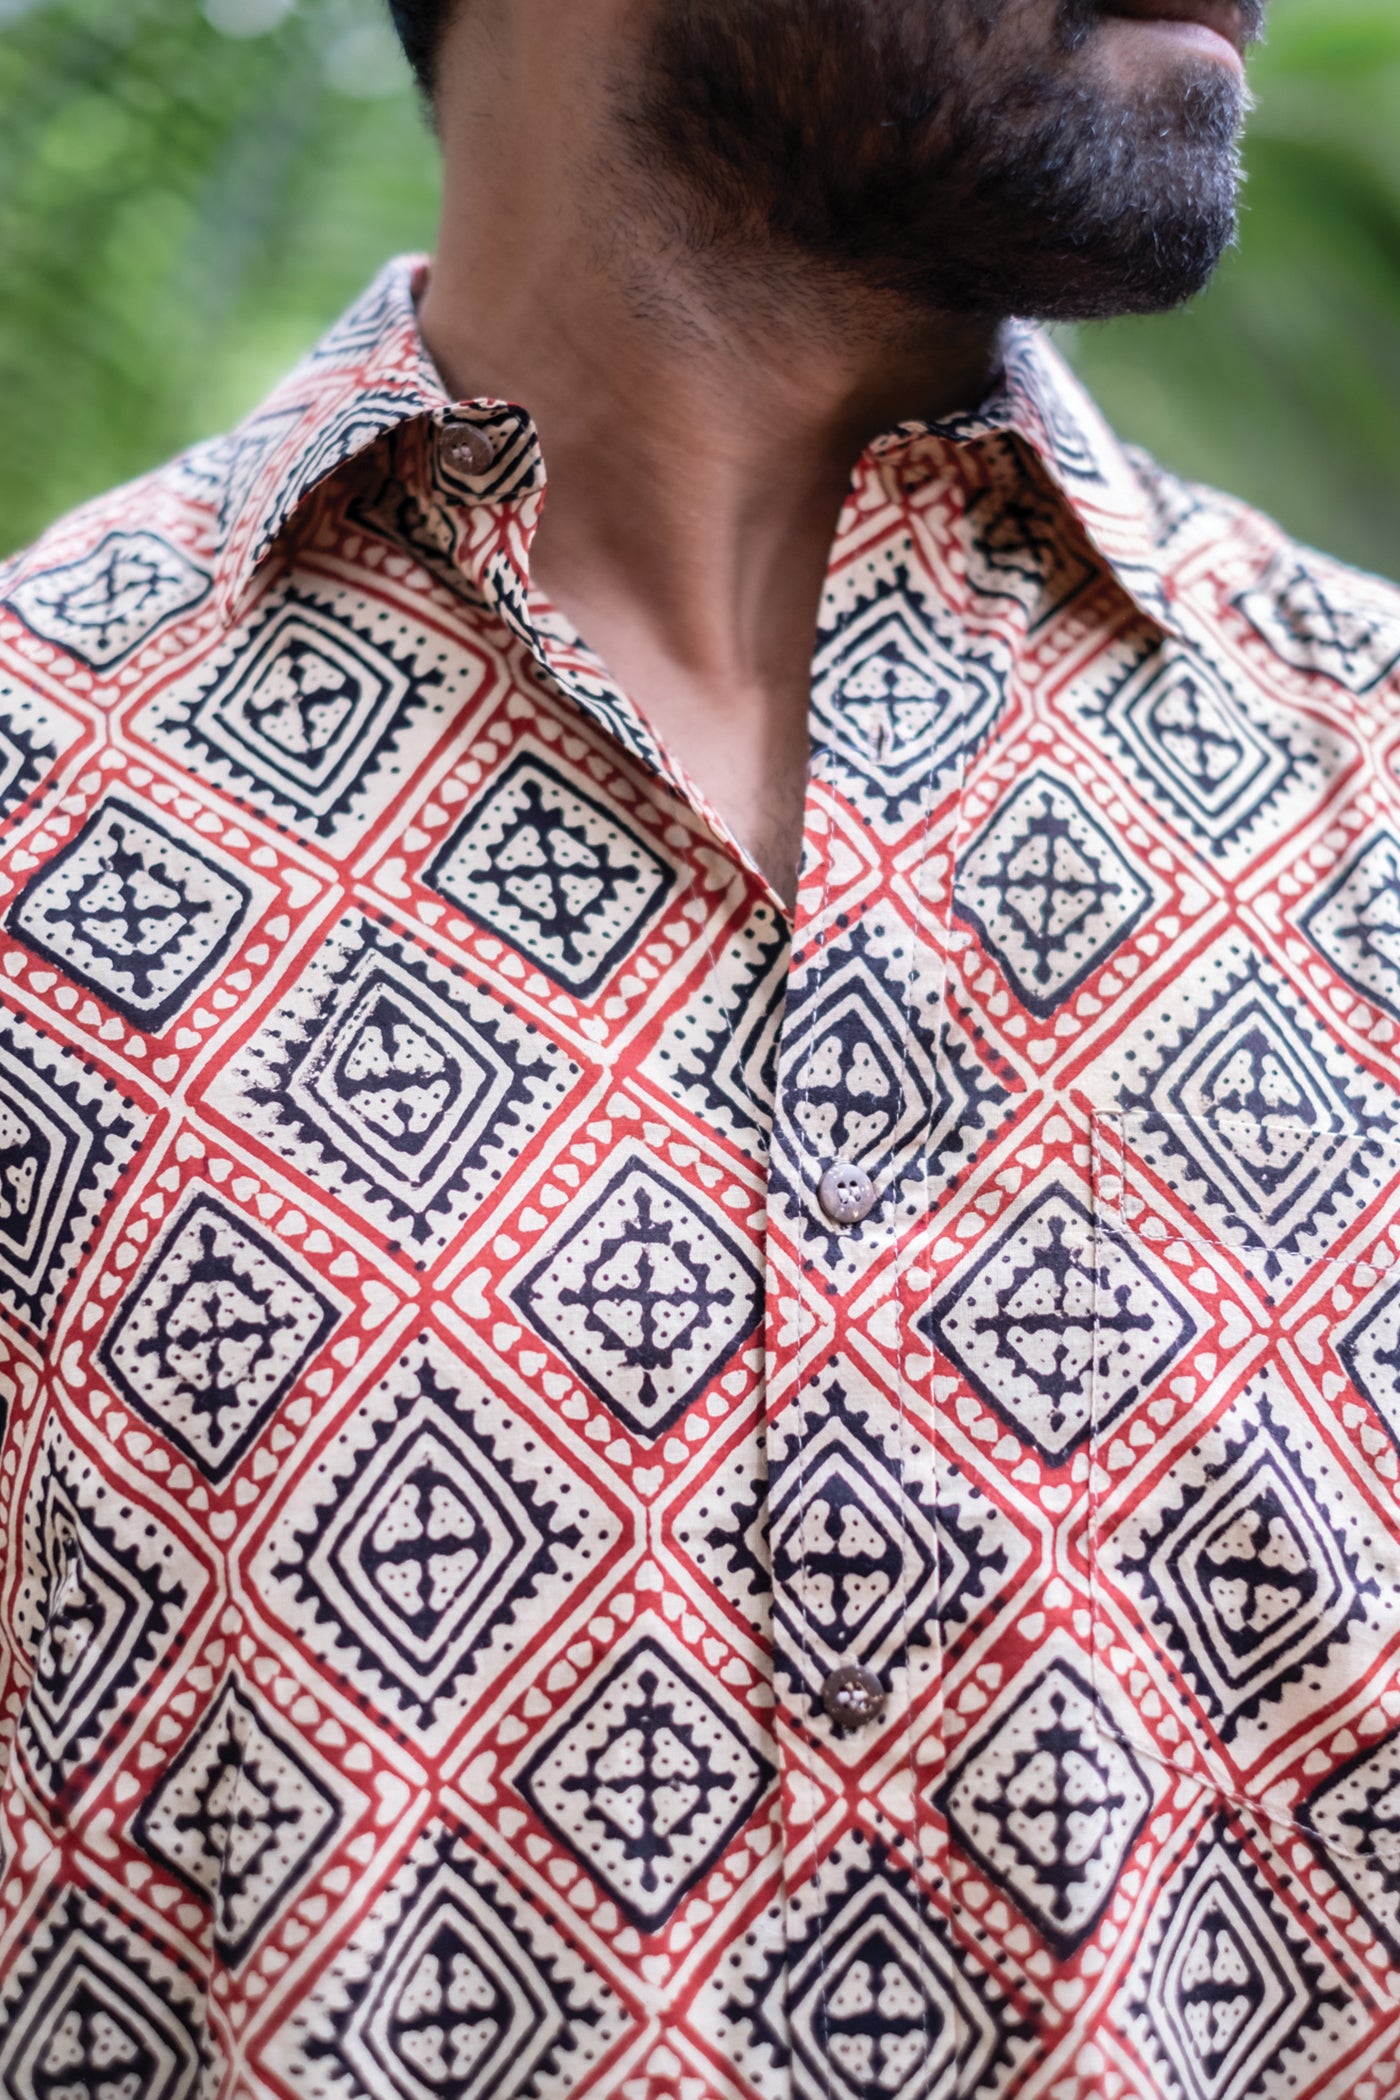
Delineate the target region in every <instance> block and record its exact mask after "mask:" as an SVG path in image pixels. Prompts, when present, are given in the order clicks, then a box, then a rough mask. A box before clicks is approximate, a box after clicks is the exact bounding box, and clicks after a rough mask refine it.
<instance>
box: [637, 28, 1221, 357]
mask: <svg viewBox="0 0 1400 2100" xmlns="http://www.w3.org/2000/svg"><path fill="white" fill-rule="evenodd" d="M1017 5H1018V0H658V8H659V19H658V22H657V28H656V32H655V40H654V44H653V48H652V52H651V62H650V66H649V70H648V78H647V83H646V87H645V89H644V91H643V94H642V97H641V100H640V103H638V104H636V105H634V108H633V111H632V113H631V128H632V132H633V136H634V137H635V138H638V139H640V141H641V143H642V149H643V155H644V159H645V161H646V163H647V166H648V168H649V171H650V173H651V174H652V176H653V177H654V178H656V179H657V180H658V182H659V183H660V184H661V186H663V187H664V189H665V190H666V191H667V192H668V193H669V195H670V197H671V198H672V199H673V200H674V201H675V203H676V205H677V206H678V207H679V209H677V210H675V211H673V213H672V217H673V222H674V223H676V224H677V225H678V227H679V228H680V230H681V232H682V237H683V238H684V239H685V240H686V241H687V242H688V243H689V244H691V245H693V246H694V247H696V248H697V249H698V250H704V251H707V252H710V253H712V254H724V253H728V254H729V255H730V256H732V257H733V258H734V259H735V260H736V262H741V261H742V259H743V258H744V256H745V254H746V253H747V255H748V257H749V259H750V261H751V262H755V263H756V262H757V261H758V252H756V251H762V250H763V249H765V248H766V249H767V251H768V253H769V254H770V256H781V255H783V254H786V255H788V256H797V257H800V258H805V259H806V260H807V261H809V262H812V263H816V264H819V265H822V266H824V267H825V268H826V269H827V270H828V271H830V272H832V273H834V274H836V275H838V276H839V277H840V278H842V279H844V280H845V281H846V282H848V283H855V284H859V285H862V286H865V287H868V288H870V289H872V290H878V291H882V292H885V293H888V294H892V295H893V296H894V297H896V298H897V299H899V300H902V301H904V302H907V303H908V304H909V305H911V306H912V307H914V308H915V309H916V310H918V311H921V312H934V311H937V312H944V313H956V314H986V315H996V316H1001V315H1006V314H1019V315H1026V316H1036V317H1039V318H1043V319H1061V320H1070V319H1073V320H1083V319H1096V318H1100V317H1103V316H1107V315H1110V314H1123V313H1148V312H1157V311H1160V310H1162V309H1164V308H1167V307H1171V306H1175V305H1177V304H1179V303H1180V302H1181V301H1182V300H1184V299H1187V298H1190V297H1191V296H1192V295H1193V294H1194V293H1195V292H1198V291H1199V290H1200V289H1201V287H1202V286H1203V285H1204V284H1205V283H1206V281H1207V279H1208V278H1209V277H1210V275H1211V272H1212V271H1213V270H1214V268H1215V266H1216V264H1217V263H1218V262H1219V260H1220V258H1221V256H1222V255H1223V254H1224V252H1225V250H1226V248H1227V247H1228V246H1229V245H1230V243H1231V242H1232V240H1233V239H1234V235H1235V227H1236V203H1237V194H1238V187H1239V180H1240V167H1239V150H1238V141H1239V134H1240V127H1241V124H1242V122H1243V117H1244V111H1245V106H1246V96H1245V94H1244V91H1243V89H1242V87H1241V84H1240V82H1239V80H1238V79H1237V77H1236V76H1235V75H1234V74H1233V73H1232V72H1230V71H1229V70H1228V69H1226V68H1225V67H1223V66H1221V65H1218V64H1213V63H1211V62H1210V61H1209V60H1201V61H1198V62H1196V63H1188V64H1183V65H1180V66H1178V67H1177V68H1176V70H1175V72H1174V74H1173V76H1172V78H1171V81H1170V84H1169V85H1168V86H1164V87H1163V88H1161V89H1159V90H1158V91H1156V92H1154V93H1139V94H1137V95H1136V96H1132V97H1129V96H1128V95H1127V94H1126V93H1125V92H1123V91H1118V90H1115V89H1114V88H1113V87H1112V86H1111V85H1110V84H1108V83H1107V82H1106V81H1104V80H1101V79H1099V78H1098V77H1096V76H1095V74H1094V72H1093V70H1092V68H1091V66H1090V65H1088V64H1087V63H1076V60H1077V59H1078V58H1080V57H1081V56H1082V55H1084V54H1085V47H1086V46H1087V44H1088V42H1089V40H1090V38H1091V36H1092V35H1093V33H1094V31H1095V30H1096V29H1097V28H1098V27H1099V25H1100V24H1101V22H1102V19H1103V16H1102V10H1101V8H1100V6H1099V4H1098V0H1062V4H1061V6H1060V10H1059V15H1058V18H1057V21H1056V24H1055V38H1054V44H1053V48H1052V49H1050V50H1048V51H1047V52H1045V54H1044V55H1043V57H1041V58H1040V59H1039V61H1038V62H1035V63H1030V64H1027V63H1023V62H1022V59H1021V53H1023V51H1024V42H1022V43H1021V47H1020V51H1019V52H1018V59H1017V65H1016V67H1015V68H1013V69H1011V70H1009V71H1008V69H1007V68H1006V67H1005V66H1004V65H1002V64H999V63H998V60H997V26H998V22H1000V23H1001V26H1002V29H1003V31H1005V29H1006V26H1007V24H1008V23H1009V21H1010V19H1011V16H1012V15H1013V13H1014V12H1015V10H1016V7H1017ZM1262 8H1263V0H1253V4H1252V6H1251V8H1250V9H1249V10H1248V13H1249V18H1250V21H1251V26H1253V27H1255V28H1257V27H1258V22H1259V17H1260V16H1261V15H1262ZM1021 13H1022V15H1024V13H1025V9H1024V7H1022V8H1021ZM1002 41H1003V42H1004V43H1007V44H1008V45H1010V44H1012V43H1014V42H1015V40H1014V39H1012V38H1009V37H1007V36H1005V35H1003V37H1002Z"/></svg>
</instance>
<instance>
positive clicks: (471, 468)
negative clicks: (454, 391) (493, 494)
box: [442, 423, 496, 480]
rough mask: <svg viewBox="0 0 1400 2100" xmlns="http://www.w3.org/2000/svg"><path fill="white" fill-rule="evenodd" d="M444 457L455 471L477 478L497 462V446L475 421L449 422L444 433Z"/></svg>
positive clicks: (470, 478) (445, 462)
mask: <svg viewBox="0 0 1400 2100" xmlns="http://www.w3.org/2000/svg"><path fill="white" fill-rule="evenodd" d="M442 457H443V461H444V464H445V465H447V466H448V467H450V468H452V470H453V471H454V472H455V473H458V474H465V475H466V476H467V478H468V479H469V480H475V479H476V478H477V477H478V476H479V475H482V474H489V472H490V471H491V469H492V467H493V466H494V465H495V464H496V447H495V445H494V443H493V442H492V440H491V438H490V436H489V435H488V433H487V432H486V431H484V430H481V429H479V428H478V427H477V425H476V424H475V423H449V424H448V425H447V426H446V428H445V429H444V430H443V433H442Z"/></svg>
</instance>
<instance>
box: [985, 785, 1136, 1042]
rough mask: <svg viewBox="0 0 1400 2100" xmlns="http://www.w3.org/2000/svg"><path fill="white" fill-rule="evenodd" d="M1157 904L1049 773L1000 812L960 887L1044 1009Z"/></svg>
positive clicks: (1000, 956)
mask: <svg viewBox="0 0 1400 2100" xmlns="http://www.w3.org/2000/svg"><path fill="white" fill-rule="evenodd" d="M1151 902H1152V891H1151V889H1150V888H1149V886H1148V884H1147V883H1146V881H1145V880H1144V879H1143V877H1142V876H1141V875H1140V874H1139V873H1138V872H1137V870H1136V869H1135V868H1134V867H1133V866H1132V864H1131V863H1130V862H1129V861H1128V860H1127V859H1126V858H1125V857H1124V855H1123V853H1122V851H1121V850H1120V848H1119V847H1118V846H1117V844H1116V843H1115V842H1114V840H1113V839H1112V838H1111V837H1110V836H1109V833H1108V832H1107V830H1106V829H1105V828H1104V827H1103V826H1102V825H1101V824H1099V823H1098V822H1097V821H1096V820H1095V819H1094V818H1093V817H1091V816H1090V814H1089V812H1088V811H1087V810H1086V809H1085V807H1084V805H1083V803H1082V802H1081V801H1080V800H1079V798H1078V797H1077V796H1076V795H1073V794H1071V792H1070V790H1069V789H1068V788H1067V787H1066V786H1065V784H1064V783H1063V782H1062V781H1059V780H1054V779H1052V778H1051V777H1050V776H1049V775H1048V774H1044V773H1038V774H1035V775H1033V776H1032V778H1031V779H1029V780H1026V781H1023V782H1022V783H1021V785H1020V786H1019V787H1018V788H1016V789H1015V791H1014V792H1013V793H1012V794H1011V796H1010V797H1009V798H1008V799H1007V801H1005V802H1004V803H1003V804H1002V805H1001V807H1000V809H998V810H997V812H996V814H995V815H994V816H993V817H992V819H991V821H990V823H989V824H988V825H987V826H986V828H985V829H984V830H983V832H982V834H981V836H980V837H979V838H978V839H977V841H976V842H975V844H974V845H973V847H972V849H971V851H970V852H969V853H968V855H967V857H966V859H965V860H964V862H963V864H962V868H961V870H960V874H959V883H958V892H957V910H958V913H959V916H960V917H962V918H964V919H966V920H967V921H968V922H969V924H971V925H972V926H975V927H976V929H977V932H978V935H979V936H980V938H981V941H982V944H983V946H984V947H985V948H986V949H987V950H988V952H989V953H990V954H992V955H994V956H995V957H996V959H997V961H998V962H999V963H1000V964H1001V966H1002V969H1003V970H1004V971H1005V972H1006V975H1007V977H1008V978H1009V979H1010V981H1011V983H1012V985H1013V986H1014V988H1015V991H1016V994H1017V996H1018V998H1019V999H1020V1000H1021V1001H1022V1003H1023V1005H1025V1006H1027V1007H1029V1008H1030V1010H1031V1012H1032V1013H1036V1014H1041V1015H1046V1014H1051V1013H1053V1012H1054V1011H1055V1009H1056V1008H1057V1007H1058V1006H1061V1005H1062V1004H1063V1003H1064V1001H1065V1000H1066V999H1068V998H1069V997H1070V995H1071V994H1072V993H1073V992H1075V991H1077V990H1078V989H1079V987H1080V985H1082V984H1083V983H1084V981H1085V979H1086V978H1088V977H1089V976H1091V975H1092V973H1093V972H1094V971H1095V970H1096V969H1098V968H1099V967H1100V965H1101V964H1103V963H1104V962H1106V961H1107V960H1108V958H1109V956H1110V955H1111V954H1112V953H1113V952H1114V950H1115V949H1116V948H1118V947H1119V946H1121V944H1122V943H1123V942H1124V941H1125V940H1126V939H1127V938H1128V935H1129V934H1130V933H1131V932H1132V930H1133V928H1134V927H1135V926H1136V925H1137V923H1138V921H1139V920H1140V919H1141V918H1142V916H1143V913H1144V912H1145V911H1146V910H1147V909H1148V907H1149V905H1150V904H1151Z"/></svg>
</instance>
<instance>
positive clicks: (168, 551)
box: [7, 532, 209, 671]
mask: <svg viewBox="0 0 1400 2100" xmlns="http://www.w3.org/2000/svg"><path fill="white" fill-rule="evenodd" d="M208 595H209V578H208V576H207V574H206V573H205V571H204V570H203V569H200V568H197V567H196V566H195V564H194V563H193V562H192V561H191V560H190V558H189V556H188V555H186V554H184V553H182V552H181V550H180V549H179V548H178V547H173V546H171V544H170V543H169V541H168V540H162V539H159V538H157V536H156V534H155V533H153V532H110V533H108V535H107V537H106V539H105V540H103V541H102V543H101V545H100V546H98V547H95V548H94V549H93V551H92V552H91V554H85V555H84V556H83V557H82V558H81V560H79V561H73V562H65V563H64V564H63V565H62V566H61V567H59V568H54V569H39V570H36V571H34V572H32V573H31V574H30V575H28V576H25V577H23V578H22V579H21V581H20V582H19V583H18V584H16V585H15V586H14V588H13V590H12V591H11V592H10V594H9V598H8V601H7V602H8V603H9V604H10V606H11V607H12V608H13V609H14V611H15V612H17V613H18V614H19V616H20V618H21V619H22V620H23V621H24V624H25V625H26V627H29V628H31V629H32V630H33V632H34V633H35V634H37V635H40V636H42V638H43V639H44V640H45V641H46V642H56V643H57V644H58V646H59V648H60V649H65V650H66V651H67V652H68V654H69V655H70V656H74V657H76V658H77V659H78V661H79V662H80V663H84V664H87V665H88V666H89V667H90V668H91V669H92V670H94V671H106V670H110V669H111V668H112V666H113V665H115V664H118V663H120V662H121V661H122V659H123V658H124V657H127V656H130V655H131V654H132V652H133V651H134V650H136V649H139V648H140V647H141V645H142V643H143V642H146V641H149V639H150V637H151V636H152V635H153V634H154V633H155V631H156V629H157V628H158V627H160V626H162V625H163V624H164V623H165V621H167V620H170V619H174V618H175V617H176V615H177V614H180V613H188V612H192V611H193V610H194V608H195V607H196V606H197V605H201V604H202V603H203V602H204V600H205V599H206V598H207V597H208Z"/></svg>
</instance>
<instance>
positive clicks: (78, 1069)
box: [0, 1017, 145, 1332]
mask: <svg viewBox="0 0 1400 2100" xmlns="http://www.w3.org/2000/svg"><path fill="white" fill-rule="evenodd" d="M144 1120H145V1119H144V1118H142V1119H140V1120H139V1121H138V1118H137V1117H136V1116H135V1115H134V1114H133V1113H132V1112H131V1109H130V1104H129V1103H128V1102H126V1101H124V1100H123V1099H122V1097H121V1096H120V1095H119V1094H117V1093H116V1091H115V1090H114V1089H113V1088H112V1087H111V1086H109V1085H108V1084H107V1083H106V1081H104V1080H102V1079H101V1078H99V1077H97V1076H96V1075H95V1074H94V1073H93V1071H92V1069H91V1067H90V1066H87V1065H85V1064H84V1062H83V1060H82V1059H81V1058H80V1057H79V1056H77V1055H76V1054H75V1053H74V1052H72V1051H69V1050H63V1049H60V1048H59V1046H58V1045H57V1044H56V1043H52V1042H50V1041H49V1039H48V1038H47V1037H46V1036H43V1035H41V1034H40V1033H39V1031H38V1030H37V1029H36V1028H33V1027H31V1026H30V1025H29V1023H28V1022H25V1021H20V1020H11V1019H9V1018H7V1017H0V1300H3V1302H4V1303H6V1304H7V1305H8V1306H9V1307H10V1308H11V1310H12V1311H13V1312H15V1313H17V1314H18V1315H19V1317H20V1318H21V1319H23V1320H25V1321H26V1322H27V1323H28V1324H29V1325H30V1326H31V1327H35V1328H38V1329H39V1330H40V1331H41V1332H42V1331H43V1329H44V1328H45V1327H46V1326H47V1325H48V1322H49V1320H50V1318H51V1317H52V1315H53V1311H54V1308H55V1304H56V1302H57V1299H58V1296H59V1293H60V1291H61V1290H62V1288H63V1286H64V1284H65V1283H66V1282H67V1279H68V1276H69V1274H70V1273H71V1270H72V1267H73V1264H74V1261H75V1260H76V1258H77V1253H78V1248H79V1246H80V1245H81V1243H82V1241H83V1240H84V1239H85V1238H86V1236H87V1233H88V1231H89V1230H90V1229H91V1226H90V1224H89V1220H90V1219H91V1216H92V1213H93V1211H94V1210H95V1209H96V1207H97V1205H98V1204H99V1203H100V1202H101V1201H102V1200H103V1198H105V1197H106V1196H108V1195H109V1194H110V1193H111V1190H112V1188H113V1186H114V1185H115V1183H116V1180H117V1176H118V1174H119V1172H120V1170H121V1169H122V1167H124V1166H125V1165H126V1163H127V1161H128V1159H129V1158H130V1157H131V1154H132V1152H133V1151H134V1150H135V1147H136V1143H137V1140H138V1136H139V1134H140V1131H141V1129H142V1128H143V1127H144Z"/></svg>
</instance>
